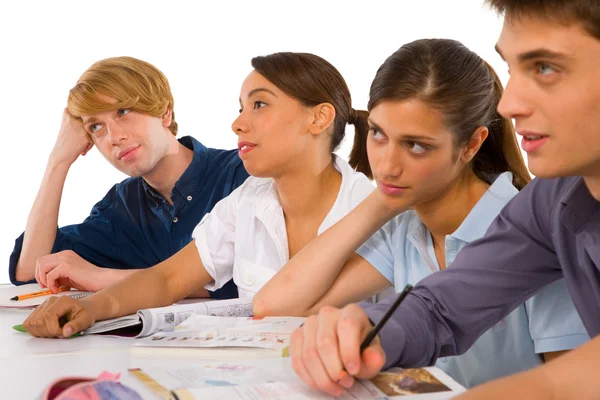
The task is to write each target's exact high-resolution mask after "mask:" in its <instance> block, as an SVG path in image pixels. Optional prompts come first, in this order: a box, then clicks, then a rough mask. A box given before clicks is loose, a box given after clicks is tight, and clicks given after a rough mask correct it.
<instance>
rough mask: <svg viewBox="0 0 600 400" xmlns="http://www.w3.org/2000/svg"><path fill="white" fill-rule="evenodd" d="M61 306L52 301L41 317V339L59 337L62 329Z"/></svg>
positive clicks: (57, 302)
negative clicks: (42, 321) (42, 322)
mask: <svg viewBox="0 0 600 400" xmlns="http://www.w3.org/2000/svg"><path fill="white" fill-rule="evenodd" d="M63 314H64V312H63V305H62V304H61V302H59V301H54V302H53V303H52V304H49V305H48V306H47V307H46V308H45V310H44V313H43V315H42V316H41V317H42V318H43V320H44V325H43V326H42V327H41V329H40V333H41V335H40V336H42V337H61V336H62V328H61V326H60V318H61V317H62V316H63Z"/></svg>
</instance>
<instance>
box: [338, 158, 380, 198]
mask: <svg viewBox="0 0 600 400" xmlns="http://www.w3.org/2000/svg"><path fill="white" fill-rule="evenodd" d="M334 163H335V167H336V169H337V170H338V171H339V172H340V173H341V174H342V186H341V188H340V195H341V196H340V197H341V198H343V199H346V200H347V201H348V203H349V205H351V206H356V205H358V204H359V203H360V202H362V201H363V200H364V199H365V198H366V197H367V196H368V195H369V194H370V193H371V192H372V191H373V190H374V189H375V184H374V183H373V182H371V181H370V180H369V178H367V177H366V176H365V174H363V173H361V172H357V171H355V170H353V169H352V167H351V166H350V164H348V163H347V162H346V161H345V160H343V159H341V158H340V157H339V156H335V158H334Z"/></svg>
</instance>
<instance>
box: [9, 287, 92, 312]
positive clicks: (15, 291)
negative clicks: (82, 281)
mask: <svg viewBox="0 0 600 400" xmlns="http://www.w3.org/2000/svg"><path fill="white" fill-rule="evenodd" d="M40 290H43V289H42V288H41V287H40V285H38V284H37V283H28V284H26V285H21V286H12V285H6V286H2V296H3V297H2V298H0V308H35V307H37V306H39V305H40V304H42V303H43V302H44V301H46V300H47V299H48V298H50V297H57V296H71V297H74V298H76V299H79V298H82V297H86V296H89V295H90V294H92V293H93V292H85V291H80V290H69V291H66V292H60V293H57V294H52V295H48V296H39V297H33V298H31V299H26V300H17V301H15V300H10V299H11V298H12V297H14V296H21V295H24V294H27V293H33V292H39V291H40Z"/></svg>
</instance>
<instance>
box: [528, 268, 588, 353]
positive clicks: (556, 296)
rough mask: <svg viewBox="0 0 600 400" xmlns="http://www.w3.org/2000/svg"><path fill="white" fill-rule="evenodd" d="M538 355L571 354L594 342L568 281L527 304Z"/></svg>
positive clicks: (549, 288)
mask: <svg viewBox="0 0 600 400" xmlns="http://www.w3.org/2000/svg"><path fill="white" fill-rule="evenodd" d="M525 309H526V310H527V315H528V318H529V333H530V334H531V338H532V339H533V343H534V347H535V352H536V353H538V354H540V353H548V352H553V351H562V350H571V349H574V348H576V347H578V346H580V345H582V344H583V343H585V342H587V341H588V340H590V336H589V335H588V333H587V330H586V329H585V327H584V326H583V322H582V321H581V317H580V316H579V313H578V312H577V309H576V308H575V305H574V304H573V300H572V299H571V295H570V294H569V290H568V288H567V284H566V282H565V280H564V279H561V280H559V281H557V282H554V283H552V284H550V285H548V286H546V287H544V288H543V289H542V290H540V291H539V292H538V293H537V294H536V295H535V296H533V297H532V298H530V299H529V300H527V301H526V302H525Z"/></svg>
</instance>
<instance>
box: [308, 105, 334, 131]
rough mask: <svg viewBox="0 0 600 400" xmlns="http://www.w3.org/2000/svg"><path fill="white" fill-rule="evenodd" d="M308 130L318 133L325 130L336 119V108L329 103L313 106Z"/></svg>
mask: <svg viewBox="0 0 600 400" xmlns="http://www.w3.org/2000/svg"><path fill="white" fill-rule="evenodd" d="M310 119H311V121H310V125H309V127H308V132H309V133H311V134H313V135H318V134H320V133H322V132H324V131H325V130H326V129H327V128H329V126H330V125H331V124H332V123H333V120H334V119H335V108H334V107H333V106H332V105H331V104H329V103H321V104H319V105H316V106H314V107H312V110H311V113H310Z"/></svg>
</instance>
